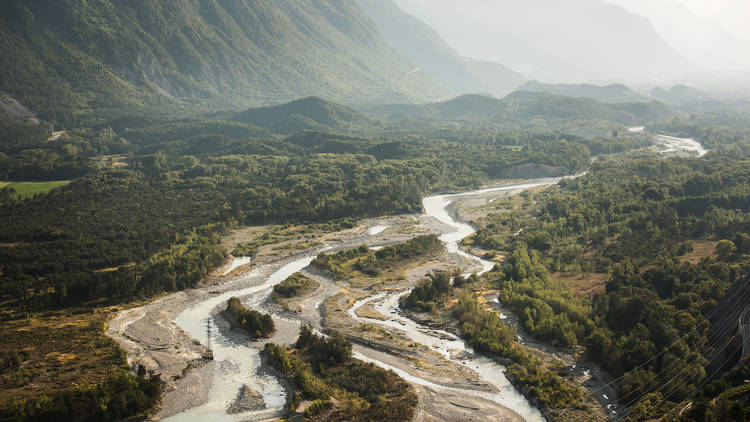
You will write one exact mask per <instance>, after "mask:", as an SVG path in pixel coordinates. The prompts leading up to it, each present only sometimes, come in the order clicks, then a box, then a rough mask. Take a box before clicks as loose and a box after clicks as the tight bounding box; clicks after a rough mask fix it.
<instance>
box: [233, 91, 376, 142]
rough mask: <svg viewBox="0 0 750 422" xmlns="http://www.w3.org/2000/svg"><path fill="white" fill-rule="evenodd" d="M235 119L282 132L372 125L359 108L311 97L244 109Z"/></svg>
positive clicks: (344, 130)
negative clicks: (276, 104)
mask: <svg viewBox="0 0 750 422" xmlns="http://www.w3.org/2000/svg"><path fill="white" fill-rule="evenodd" d="M234 120H236V121H238V122H242V123H246V124H250V125H253V126H258V127H261V128H265V129H268V130H269V131H270V132H273V133H278V134H281V135H292V134H295V133H297V132H301V131H338V132H347V131H349V129H352V128H358V129H361V128H364V127H369V126H370V125H371V124H370V122H369V121H368V120H367V118H366V117H365V116H364V114H362V113H361V112H360V111H357V110H355V109H353V108H349V107H346V106H343V105H340V104H336V103H332V102H330V101H326V100H323V99H321V98H318V97H309V98H304V99H301V100H296V101H292V102H290V103H286V104H281V105H278V106H273V107H260V108H251V109H249V110H245V111H243V112H241V113H239V114H237V115H236V116H235V117H234Z"/></svg>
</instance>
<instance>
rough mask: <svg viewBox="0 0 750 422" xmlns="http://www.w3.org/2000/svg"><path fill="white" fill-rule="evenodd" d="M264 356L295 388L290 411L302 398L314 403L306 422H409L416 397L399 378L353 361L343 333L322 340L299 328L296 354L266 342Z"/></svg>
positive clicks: (308, 329) (306, 413) (370, 364)
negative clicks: (383, 421)
mask: <svg viewBox="0 0 750 422" xmlns="http://www.w3.org/2000/svg"><path fill="white" fill-rule="evenodd" d="M264 355H265V358H266V359H267V360H268V361H269V362H270V364H271V365H272V366H273V367H274V368H276V369H277V370H279V371H280V372H281V373H282V374H283V375H284V376H285V377H288V378H289V379H290V380H291V381H292V383H293V384H294V389H295V395H294V398H293V400H292V402H291V404H290V412H291V413H294V412H295V410H296V409H297V407H298V406H299V404H300V401H301V399H303V398H304V399H306V400H314V401H313V403H312V405H311V406H310V407H308V408H307V409H306V410H305V412H304V420H310V421H353V420H361V421H372V420H387V421H394V422H395V421H409V420H411V418H412V415H413V414H414V407H415V406H416V404H417V395H416V394H415V393H414V390H413V388H412V387H411V386H410V385H409V384H408V383H407V382H406V381H404V380H403V379H401V378H400V377H399V376H398V375H396V374H395V373H393V372H391V371H385V370H383V369H380V368H378V367H376V366H375V365H374V364H372V363H364V362H362V361H359V360H356V359H353V358H352V344H351V343H349V341H348V340H346V339H345V338H344V337H343V336H342V335H340V334H336V333H334V334H332V335H331V336H330V337H328V338H326V337H322V336H319V335H317V334H315V333H313V332H312V329H311V328H310V327H309V326H306V325H303V326H302V330H301V333H300V336H299V339H298V340H297V343H296V345H295V350H291V351H290V350H287V349H285V348H283V347H280V346H277V345H275V344H267V345H266V347H265V350H264Z"/></svg>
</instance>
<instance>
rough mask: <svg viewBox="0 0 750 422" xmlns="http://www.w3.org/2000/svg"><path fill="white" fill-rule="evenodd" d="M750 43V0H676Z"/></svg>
mask: <svg viewBox="0 0 750 422" xmlns="http://www.w3.org/2000/svg"><path fill="white" fill-rule="evenodd" d="M675 1H678V2H680V3H683V4H685V5H686V6H688V7H689V8H690V9H691V10H692V11H693V12H696V13H699V14H701V15H703V16H706V17H708V18H711V19H713V20H715V21H716V22H718V23H720V24H722V25H724V26H726V27H727V28H729V29H731V30H732V31H733V32H734V33H735V34H736V35H739V36H741V37H742V38H744V39H746V40H747V41H750V0H675Z"/></svg>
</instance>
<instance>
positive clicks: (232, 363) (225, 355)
mask: <svg viewBox="0 0 750 422" xmlns="http://www.w3.org/2000/svg"><path fill="white" fill-rule="evenodd" d="M560 180H561V179H560V178H548V179H537V180H534V181H533V182H531V183H525V184H519V185H511V186H504V187H497V188H488V189H481V190H477V191H471V192H466V193H461V194H452V195H439V196H432V197H428V198H425V199H424V200H423V206H424V209H425V213H426V215H428V216H431V217H434V218H435V219H437V220H438V221H440V222H442V223H444V224H445V225H447V226H448V227H450V230H448V231H446V232H445V233H443V235H442V236H441V237H440V240H441V241H442V242H443V244H444V245H445V248H446V249H447V250H448V251H449V252H451V253H456V254H459V255H461V256H463V257H466V258H468V259H470V260H473V261H475V262H477V263H478V264H479V265H480V266H481V271H479V273H484V272H487V271H489V270H491V269H492V268H493V266H494V263H493V262H490V261H486V260H484V259H481V258H479V257H476V256H474V255H471V254H469V253H466V252H464V251H463V250H461V249H460V248H459V242H460V241H461V240H463V239H464V238H466V237H467V236H470V235H471V234H473V233H474V232H475V229H474V228H473V227H472V226H471V225H469V224H465V223H462V222H458V221H456V220H455V219H454V218H453V217H452V216H451V214H450V211H449V206H450V205H451V204H452V203H454V202H455V201H456V200H458V199H461V198H465V197H470V196H473V195H486V194H491V193H495V192H497V193H509V192H516V191H517V192H521V191H523V190H526V189H530V188H533V187H537V186H544V185H550V184H556V183H558V182H559V181H560ZM385 229H386V227H385V226H377V227H373V228H371V229H370V230H369V231H368V234H369V235H374V234H378V233H381V232H382V231H384V230H385ZM329 249H330V247H326V248H321V249H320V250H318V251H316V252H315V253H313V254H310V255H307V256H304V257H300V258H297V259H295V260H293V261H291V262H289V263H287V264H286V265H284V266H283V267H281V268H280V269H277V270H276V271H275V272H273V273H272V274H271V276H270V277H269V278H268V279H267V280H265V281H264V282H263V284H261V285H257V286H253V287H249V288H245V289H241V290H235V291H229V292H226V293H222V294H218V295H216V296H212V297H209V298H208V299H206V300H204V301H202V302H199V303H198V304H196V305H193V306H191V307H189V308H187V309H185V310H184V311H183V312H181V313H180V314H179V315H178V316H177V317H176V318H175V319H174V322H175V323H176V324H177V325H178V326H179V327H180V328H182V329H183V330H184V331H186V332H187V333H188V334H189V335H190V336H191V337H193V338H194V339H198V340H200V341H201V342H202V343H204V344H205V342H206V340H207V335H206V325H205V324H206V318H207V317H209V316H211V315H215V314H216V313H217V311H218V310H220V309H221V308H222V307H223V306H224V304H225V303H226V301H227V300H229V298H231V297H233V296H237V297H241V298H243V302H244V303H245V304H246V305H249V306H251V307H258V306H260V304H261V303H263V301H264V300H265V298H267V297H268V295H269V294H270V290H271V288H272V287H273V286H274V285H276V284H278V283H280V282H282V281H284V280H285V279H286V278H287V277H289V276H291V275H292V274H294V273H296V272H298V271H300V270H302V269H303V268H305V267H307V266H308V265H309V264H310V263H311V262H312V260H313V259H314V258H315V256H317V255H318V254H319V253H323V252H326V251H327V250H329ZM269 265H273V264H269ZM263 269H264V268H263V267H260V268H257V269H256V270H254V271H253V272H252V273H250V274H249V275H247V276H254V275H255V276H257V274H259V273H258V272H259V271H262V270H263ZM247 276H246V277H247ZM407 293H408V290H406V291H401V292H397V293H390V294H379V295H375V296H371V297H368V298H366V299H364V300H361V301H359V302H357V303H356V304H355V305H354V306H353V307H352V308H351V309H350V310H349V314H350V315H351V316H352V317H354V318H355V319H356V320H359V321H362V322H367V323H372V324H380V325H386V326H388V327H390V328H393V329H397V330H401V331H403V332H404V333H405V334H406V335H407V336H408V337H409V338H411V339H412V340H413V341H415V342H418V343H421V344H423V345H425V346H427V347H429V348H430V349H432V350H434V351H436V352H438V353H440V354H441V355H443V356H444V357H445V358H446V359H448V360H450V361H452V362H455V363H457V364H460V365H463V366H465V367H467V368H469V369H471V370H472V371H474V372H476V373H477V374H478V375H479V376H480V377H481V378H483V379H484V380H486V381H487V382H488V383H489V384H491V385H493V386H494V387H495V388H496V389H497V391H496V392H486V391H479V390H469V389H458V388H455V387H451V386H449V385H438V384H435V383H433V382H430V381H427V380H424V379H421V378H419V377H416V376H414V375H412V374H410V373H408V372H406V371H404V370H401V369H399V368H394V367H393V366H391V365H389V364H386V363H384V362H380V361H378V360H375V359H372V358H370V357H367V356H364V355H363V354H361V353H356V356H355V357H357V358H359V359H362V360H364V361H368V362H373V363H375V364H376V365H378V366H380V367H382V368H384V369H392V370H394V371H395V372H397V373H398V374H399V375H400V376H402V377H403V378H404V379H406V380H407V381H409V382H412V383H414V384H418V385H422V386H426V387H431V388H437V389H444V390H449V391H452V392H457V393H460V394H465V395H469V396H474V397H481V398H484V399H486V400H490V401H493V402H495V403H498V404H501V405H503V406H505V407H507V408H510V409H512V410H514V411H515V412H516V413H518V414H519V415H521V416H522V417H523V418H524V419H526V420H528V421H533V422H540V421H543V418H542V415H541V413H540V411H539V410H538V409H537V408H535V407H534V406H533V405H532V404H531V403H530V402H529V401H527V400H526V399H525V398H524V397H523V395H521V394H520V393H519V392H518V391H517V390H515V388H513V386H512V385H511V384H510V382H509V381H508V379H507V378H506V377H505V375H504V371H505V367H504V366H502V365H500V364H498V363H497V362H495V361H494V360H492V359H489V358H486V357H483V356H480V355H477V354H475V353H474V352H473V350H471V348H470V347H468V346H467V345H466V344H465V343H464V342H463V341H462V340H460V339H458V338H457V337H456V336H455V335H453V334H451V333H448V332H445V331H439V330H433V329H430V328H427V327H424V326H421V325H419V324H418V323H416V322H414V321H412V320H411V319H409V318H405V317H403V316H401V315H400V313H399V305H398V300H399V298H400V297H401V296H403V295H404V294H407ZM370 302H372V303H373V306H374V307H375V309H376V310H377V311H378V312H380V313H382V314H383V315H386V316H387V317H388V318H389V319H388V320H387V321H380V320H369V319H367V318H361V317H359V316H358V315H357V314H356V310H357V309H358V308H359V307H361V306H363V305H364V304H366V303H370ZM274 318H275V319H280V318H279V317H278V316H276V315H274ZM212 344H213V351H214V357H215V360H214V365H215V368H214V369H213V381H212V384H211V388H210V393H209V397H208V400H207V402H206V403H204V404H202V405H201V406H198V407H195V408H192V409H189V410H187V411H185V412H182V413H180V414H177V415H175V416H172V417H169V418H167V419H165V420H168V421H188V422H198V421H200V422H204V421H206V420H211V421H244V420H258V419H266V418H269V417H279V416H282V414H283V412H284V404H285V401H286V393H285V390H284V388H283V386H282V385H281V384H280V383H279V381H278V380H277V379H275V378H274V377H272V376H270V375H265V374H261V373H259V369H260V368H261V360H260V354H259V353H260V349H259V347H258V346H257V344H255V345H253V344H247V343H242V344H239V343H237V342H235V341H233V340H232V339H230V338H227V337H226V336H224V335H223V334H222V333H221V332H218V333H217V332H215V333H214V334H213V335H212ZM245 384H247V385H249V386H251V387H252V388H253V389H254V390H256V391H257V392H259V393H260V394H262V396H263V399H264V401H265V403H266V409H264V410H262V411H255V412H246V413H240V414H234V415H229V414H227V413H226V409H227V407H228V406H229V404H230V403H232V402H233V401H234V400H235V398H236V397H237V392H238V390H239V389H240V387H241V386H242V385H245Z"/></svg>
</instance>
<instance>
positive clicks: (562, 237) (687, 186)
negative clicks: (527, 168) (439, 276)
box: [474, 145, 750, 420]
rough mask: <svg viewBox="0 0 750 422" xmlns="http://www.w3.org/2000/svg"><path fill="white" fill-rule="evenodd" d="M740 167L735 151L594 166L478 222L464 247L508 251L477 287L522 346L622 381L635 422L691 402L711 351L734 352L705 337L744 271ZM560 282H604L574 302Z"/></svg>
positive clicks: (745, 168) (731, 345)
mask: <svg viewBox="0 0 750 422" xmlns="http://www.w3.org/2000/svg"><path fill="white" fill-rule="evenodd" d="M746 157H748V155H747V154H746V153H744V149H743V147H742V146H740V145H737V146H730V147H729V149H726V150H723V151H720V152H715V153H713V155H712V156H711V157H710V158H708V159H701V160H698V159H696V160H685V159H659V160H655V159H644V160H626V161H621V160H612V161H606V160H605V161H600V162H597V163H594V164H593V166H592V169H591V171H590V172H589V173H588V175H586V176H584V177H581V178H579V179H575V180H567V181H564V182H562V183H561V184H560V185H559V187H558V188H553V189H548V190H546V191H544V192H541V193H537V194H535V195H527V196H526V198H525V199H522V202H523V204H521V206H518V207H516V209H515V211H511V212H506V213H501V214H497V215H494V216H491V217H489V218H488V219H487V220H486V221H485V222H484V226H483V228H481V229H480V230H479V232H478V235H477V236H476V238H475V239H474V241H475V242H476V243H478V244H481V245H483V246H485V247H487V248H490V249H493V248H494V249H495V250H503V249H506V250H508V249H509V250H512V254H511V255H510V257H509V258H508V260H507V262H506V265H504V266H503V267H502V268H498V269H497V271H495V272H492V273H489V274H488V275H487V277H489V278H490V279H491V280H493V282H494V283H495V284H496V285H497V286H498V287H499V288H500V290H501V293H500V297H499V299H500V301H501V302H502V303H504V304H505V305H506V306H508V307H509V308H510V309H512V310H513V311H514V312H515V313H516V314H517V315H518V316H519V317H520V323H521V325H522V326H523V327H524V329H526V330H527V331H528V332H529V333H530V334H531V335H533V336H534V337H536V338H539V339H542V340H545V341H549V342H551V343H552V344H557V345H558V346H561V347H570V346H574V345H584V346H585V347H586V351H587V354H588V355H589V356H590V358H592V359H593V360H595V361H597V362H600V363H601V364H602V365H603V366H604V367H605V368H606V369H607V370H608V371H610V373H611V374H612V375H613V376H615V377H622V378H621V379H620V382H619V383H618V386H619V387H618V389H619V393H620V402H621V404H624V405H627V406H634V407H633V409H636V410H634V411H633V414H634V419H638V420H640V419H644V418H648V417H652V416H657V415H659V414H661V413H659V412H663V411H665V410H669V409H671V408H672V406H673V404H672V405H668V403H679V402H681V401H682V400H684V399H686V398H688V397H690V396H691V395H693V394H698V393H699V390H700V388H701V386H702V385H703V384H704V382H705V378H706V377H707V376H709V375H710V374H711V373H710V372H708V367H709V365H710V364H711V358H710V356H711V352H712V351H713V350H714V349H715V348H718V347H724V345H725V344H728V346H727V349H728V350H729V351H731V350H735V349H736V343H735V342H736V341H737V339H733V338H732V333H733V332H732V333H724V335H723V336H722V337H721V338H720V339H718V340H717V339H712V340H710V339H709V338H708V330H709V328H710V327H711V323H712V318H715V317H717V316H718V314H716V313H715V311H714V310H715V308H716V307H717V304H718V303H719V302H720V300H721V299H722V297H723V295H724V293H725V292H726V290H727V288H728V287H729V285H730V284H731V283H733V282H734V281H735V280H737V279H739V278H741V277H742V276H743V275H745V274H746V273H747V272H748V270H750V257H749V256H748V253H750V250H748V249H747V246H748V243H747V241H746V239H747V238H748V234H749V233H750V225H748V223H750V220H748V218H747V212H748V210H750V196H748V193H749V192H750V185H749V184H748V183H749V182H750V180H748V175H749V174H750V164H748V163H750V161H748V160H747V159H746ZM706 245H712V246H710V247H708V248H707V247H706ZM558 271H567V272H572V273H583V274H586V273H587V272H591V273H596V272H599V273H604V274H605V275H606V280H607V282H606V289H605V290H604V292H602V293H600V294H596V295H593V296H591V295H584V296H582V295H580V294H576V292H575V291H574V290H573V289H572V288H571V287H570V286H569V285H568V284H566V283H564V282H563V281H561V280H559V279H557V278H556V277H554V276H553V275H551V272H558ZM723 357H725V356H724V355H722V358H723ZM729 357H730V358H731V354H730V356H729ZM730 360H731V359H730ZM735 361H736V359H735ZM698 420H700V419H698Z"/></svg>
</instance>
